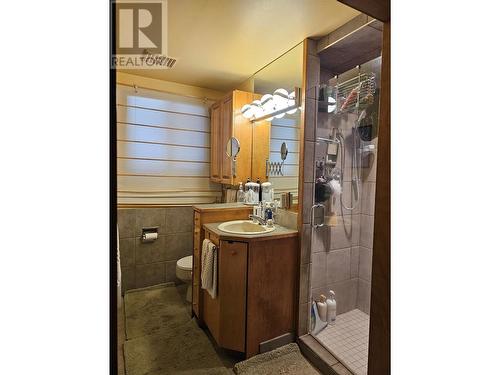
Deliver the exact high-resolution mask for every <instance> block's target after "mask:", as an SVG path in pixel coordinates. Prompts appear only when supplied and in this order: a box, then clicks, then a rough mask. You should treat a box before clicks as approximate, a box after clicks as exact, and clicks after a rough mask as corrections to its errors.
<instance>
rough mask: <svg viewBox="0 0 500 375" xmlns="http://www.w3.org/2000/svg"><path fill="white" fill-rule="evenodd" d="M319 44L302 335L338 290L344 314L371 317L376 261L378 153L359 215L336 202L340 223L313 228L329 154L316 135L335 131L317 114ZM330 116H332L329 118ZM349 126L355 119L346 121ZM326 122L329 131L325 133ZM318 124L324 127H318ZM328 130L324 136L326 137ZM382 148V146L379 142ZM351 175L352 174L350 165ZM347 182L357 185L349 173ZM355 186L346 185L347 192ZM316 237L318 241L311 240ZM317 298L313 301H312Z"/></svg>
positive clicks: (311, 49) (310, 81)
mask: <svg viewBox="0 0 500 375" xmlns="http://www.w3.org/2000/svg"><path fill="white" fill-rule="evenodd" d="M316 48H317V45H316V42H315V41H312V40H308V43H307V55H306V61H305V64H306V89H305V90H306V101H305V109H304V118H305V121H304V135H305V140H304V179H303V181H302V189H303V191H304V195H303V212H302V228H301V272H300V296H299V299H300V301H299V302H300V305H299V322H298V323H299V326H298V334H299V336H300V335H304V334H306V333H307V332H308V324H309V311H310V309H311V299H312V298H313V299H317V298H318V297H319V295H320V294H327V293H328V291H329V290H330V289H332V290H334V291H335V293H336V297H337V309H338V310H337V312H338V313H339V314H341V313H343V312H347V311H350V310H352V309H355V308H359V309H360V310H362V311H364V312H366V313H369V308H370V293H371V261H372V242H373V219H374V216H373V214H374V212H373V211H374V201H375V174H376V162H375V161H376V154H372V155H371V156H370V157H369V160H363V166H364V168H362V170H361V177H362V184H361V189H360V190H361V194H360V198H361V199H360V202H359V205H358V206H357V207H356V209H354V210H353V211H346V210H342V211H341V209H340V202H339V201H335V202H333V204H331V206H330V207H328V211H329V212H330V213H332V212H335V213H337V219H338V223H337V225H336V226H332V227H328V226H325V227H322V228H316V229H311V226H310V222H311V217H310V216H311V206H312V205H313V204H314V170H313V167H312V166H313V165H314V160H315V158H319V157H321V155H324V152H325V150H324V148H323V147H326V146H325V144H322V143H321V142H320V143H317V142H316V136H318V137H325V136H327V134H323V133H325V132H326V129H329V128H330V127H331V125H330V124H327V121H323V120H325V119H322V118H321V116H322V113H318V111H317V100H316V99H317V95H318V92H317V89H316V88H317V86H318V85H319V84H320V76H321V69H320V60H319V57H318V56H317V53H316ZM325 115H326V114H325ZM343 121H345V124H343V125H342V124H341V126H352V124H351V125H349V124H350V122H351V121H352V119H349V118H347V117H346V118H345V119H343ZM322 123H323V125H324V128H323V129H322V128H321V124H322ZM317 124H318V126H316V125H317ZM322 130H323V132H322ZM349 142H350V139H349V138H347V139H346V153H347V155H346V161H348V162H349V163H350V160H351V158H350V155H349V154H348V152H349V150H352V148H351V147H349ZM375 144H376V142H375ZM345 171H346V172H349V171H350V164H347V165H346V167H345ZM344 180H345V182H348V181H351V176H350V175H349V173H346V174H345V175H344ZM348 185H349V184H344V187H345V188H346V187H347V186H348ZM344 203H345V204H347V205H349V206H350V205H351V192H350V190H349V189H348V188H347V189H345V190H344ZM311 236H312V241H311V240H310V239H311ZM311 297H312V298H311Z"/></svg>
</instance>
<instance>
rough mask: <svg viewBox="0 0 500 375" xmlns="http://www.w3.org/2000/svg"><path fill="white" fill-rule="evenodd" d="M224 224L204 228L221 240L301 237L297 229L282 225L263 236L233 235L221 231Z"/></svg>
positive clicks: (246, 240)
mask: <svg viewBox="0 0 500 375" xmlns="http://www.w3.org/2000/svg"><path fill="white" fill-rule="evenodd" d="M219 224H222V223H208V224H204V225H203V227H204V228H205V229H206V230H209V231H210V232H212V233H215V234H216V235H217V236H218V237H219V239H221V240H241V241H245V242H250V241H264V240H275V239H279V238H287V237H296V236H298V235H299V231H298V230H295V229H290V228H286V227H282V226H281V225H277V224H276V225H275V227H276V229H275V230H273V231H272V232H268V233H263V234H251V235H250V234H231V233H227V232H224V231H221V230H220V229H219V228H218V226H219Z"/></svg>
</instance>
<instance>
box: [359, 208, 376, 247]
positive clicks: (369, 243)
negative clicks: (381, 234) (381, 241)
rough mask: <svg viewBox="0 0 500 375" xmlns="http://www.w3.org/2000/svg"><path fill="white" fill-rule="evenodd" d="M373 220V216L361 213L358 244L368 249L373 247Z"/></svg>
mask: <svg viewBox="0 0 500 375" xmlns="http://www.w3.org/2000/svg"><path fill="white" fill-rule="evenodd" d="M373 221H374V217H373V216H369V215H363V214H362V215H361V234H360V239H359V244H360V245H361V246H364V247H367V248H369V249H371V248H373Z"/></svg>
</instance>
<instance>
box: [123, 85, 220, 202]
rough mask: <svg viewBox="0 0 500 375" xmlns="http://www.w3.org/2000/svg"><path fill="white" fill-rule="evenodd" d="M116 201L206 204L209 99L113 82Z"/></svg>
mask: <svg viewBox="0 0 500 375" xmlns="http://www.w3.org/2000/svg"><path fill="white" fill-rule="evenodd" d="M116 96H117V98H116V111H117V124H116V132H117V133H116V136H117V172H118V176H117V179H118V181H117V187H118V204H130V205H133V204H147V205H159V204H196V203H212V202H215V201H216V199H217V197H220V195H221V191H220V185H218V184H214V183H212V182H210V179H209V173H210V172H209V169H210V118H209V111H208V108H209V106H210V105H211V104H212V103H211V102H208V103H205V102H204V101H203V100H201V99H195V98H188V97H185V96H181V95H174V94H167V93H162V92H157V91H153V90H147V89H143V88H140V89H138V92H136V90H135V89H134V88H132V87H128V86H123V85H117V90H116Z"/></svg>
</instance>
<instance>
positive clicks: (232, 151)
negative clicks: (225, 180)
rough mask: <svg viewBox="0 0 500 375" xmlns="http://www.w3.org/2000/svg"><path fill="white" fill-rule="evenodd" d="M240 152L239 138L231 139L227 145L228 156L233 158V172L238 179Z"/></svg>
mask: <svg viewBox="0 0 500 375" xmlns="http://www.w3.org/2000/svg"><path fill="white" fill-rule="evenodd" d="M239 152H240V141H238V138H236V137H231V138H229V139H228V141H227V144H226V155H227V156H228V157H230V158H231V172H232V174H233V177H236V156H237V155H238V153H239Z"/></svg>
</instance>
